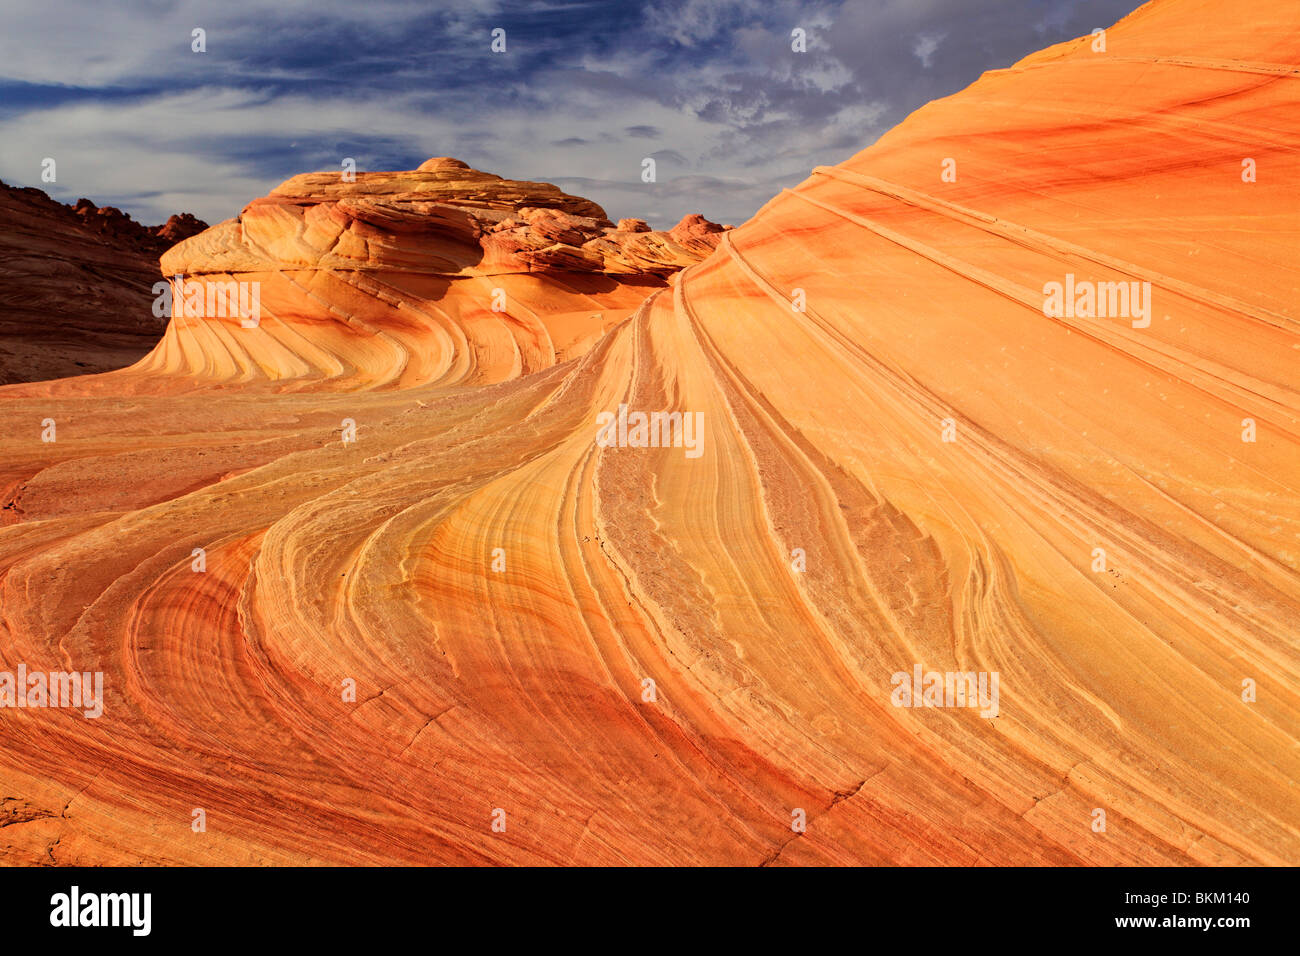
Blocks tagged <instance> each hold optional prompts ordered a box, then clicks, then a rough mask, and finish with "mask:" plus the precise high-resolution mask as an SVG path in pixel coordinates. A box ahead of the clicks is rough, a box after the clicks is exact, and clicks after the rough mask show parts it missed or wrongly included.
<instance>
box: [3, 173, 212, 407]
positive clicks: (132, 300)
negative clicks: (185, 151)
mask: <svg viewBox="0 0 1300 956" xmlns="http://www.w3.org/2000/svg"><path fill="white" fill-rule="evenodd" d="M207 227H208V226H207V223H205V222H203V221H202V220H199V219H196V218H195V217H194V216H192V215H190V214H189V213H181V214H178V215H174V216H172V217H171V218H170V219H168V220H167V222H165V223H163V224H162V225H160V226H143V225H141V224H140V223H138V222H136V221H135V220H133V219H132V218H131V217H130V216H128V215H127V214H125V213H124V212H122V211H121V210H120V209H117V208H115V207H113V206H96V205H95V204H94V203H93V202H91V201H90V200H89V199H79V200H78V201H77V202H76V203H75V204H74V205H72V206H66V205H64V204H62V203H60V202H57V201H56V200H53V199H51V198H50V197H49V196H47V195H46V194H45V193H44V192H43V191H42V190H39V189H34V188H31V187H27V188H22V187H14V186H8V185H6V184H5V183H0V385H7V384H10V383H12V382H26V381H39V380H42V379H51V378H61V377H63V376H65V375H81V374H85V373H89V372H103V371H107V370H109V369H115V368H121V367H123V366H126V365H130V364H131V363H133V362H135V361H137V360H138V359H139V358H140V357H141V356H143V355H146V354H148V353H149V352H150V351H151V350H152V349H153V347H154V346H155V345H156V344H157V343H158V338H159V336H161V334H162V332H163V330H164V329H165V327H166V325H165V322H166V320H165V319H160V318H157V317H155V316H154V314H153V299H154V296H153V292H152V289H153V285H154V283H156V282H157V281H158V257H159V255H161V254H162V253H163V252H164V251H166V250H167V249H168V248H169V247H170V246H171V245H173V244H174V243H177V242H180V241H181V240H183V239H187V238H189V237H190V236H192V235H195V234H196V233H199V232H202V231H203V230H204V229H206V228H207Z"/></svg>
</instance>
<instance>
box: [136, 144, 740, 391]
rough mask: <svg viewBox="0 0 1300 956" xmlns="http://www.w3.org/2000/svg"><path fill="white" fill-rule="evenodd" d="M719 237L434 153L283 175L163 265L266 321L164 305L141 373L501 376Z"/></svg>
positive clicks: (701, 224)
mask: <svg viewBox="0 0 1300 956" xmlns="http://www.w3.org/2000/svg"><path fill="white" fill-rule="evenodd" d="M629 223H631V225H629ZM722 232H723V230H722V227H721V226H718V225H716V224H714V223H710V222H708V221H707V220H705V219H704V218H703V217H701V216H688V217H686V218H685V219H683V220H682V222H681V223H680V224H678V225H677V226H676V227H675V228H674V229H672V230H671V231H669V232H654V231H651V230H650V229H649V228H648V227H646V226H645V224H644V223H642V222H640V220H623V221H622V222H620V224H619V225H618V226H617V227H616V226H615V225H614V224H613V223H611V222H610V221H609V220H608V219H607V218H606V217H605V212H604V210H603V209H601V208H600V206H598V205H596V204H595V203H593V202H591V201H590V200H587V199H581V198H579V197H576V196H570V195H567V194H566V193H563V192H561V191H560V190H559V189H558V188H557V187H555V186H553V185H551V184H549V183H532V182H519V181H515V180H508V179H502V178H501V177H500V176H494V175H492V174H490V173H482V172H478V171H476V170H473V169H470V168H469V167H468V166H467V165H465V164H464V163H462V162H460V161H459V160H455V159H449V158H445V157H444V158H435V159H430V160H429V161H427V162H425V163H424V164H422V165H421V166H420V168H419V169H416V170H412V171H408V172H377V173H366V172H361V173H356V174H355V179H354V180H347V179H345V178H344V177H343V175H342V174H340V173H308V174H305V175H302V176H295V177H294V178H292V179H290V180H289V181H288V182H286V183H284V184H282V185H281V186H279V187H277V188H276V189H274V190H272V192H271V194H270V195H269V196H266V197H264V198H262V199H257V200H254V201H253V202H251V203H249V205H248V206H247V207H246V208H245V209H244V211H243V212H242V213H241V214H240V216H239V218H238V219H233V220H228V221H226V222H222V223H219V224H217V225H216V226H214V227H212V228H211V229H209V230H207V231H206V232H204V233H202V234H201V235H197V236H195V237H193V238H191V239H190V240H188V241H187V242H183V243H181V244H179V245H178V246H176V247H174V248H172V249H171V250H170V251H169V252H168V253H167V254H166V255H165V256H164V257H163V259H162V269H163V273H164V274H165V275H167V276H169V277H175V276H183V277H184V280H183V281H181V282H176V283H175V285H176V288H177V293H176V298H177V299H178V300H180V299H182V298H183V297H184V292H183V289H182V285H183V283H186V282H187V283H200V284H204V285H207V284H219V285H225V284H227V283H231V282H235V283H249V284H250V287H254V286H255V287H256V289H257V290H258V296H259V307H260V312H261V316H262V317H263V318H264V319H265V321H260V320H259V322H258V326H257V328H256V330H255V331H254V332H253V334H249V330H247V329H245V328H243V327H242V325H241V323H240V322H239V321H238V320H237V318H236V316H235V315H233V314H231V313H230V310H227V309H209V310H207V312H204V313H203V314H198V315H191V314H185V315H179V316H178V317H177V320H176V321H174V322H173V323H172V324H171V326H170V328H169V329H168V333H167V336H166V338H165V339H164V341H163V343H162V344H161V346H160V347H159V349H158V350H157V351H156V352H155V354H154V355H153V356H151V358H150V359H149V361H148V362H146V363H145V365H144V366H143V368H148V369H150V370H154V371H157V372H159V373H164V374H165V375H166V376H167V378H168V379H169V380H170V382H171V383H172V384H174V383H175V382H177V381H178V380H179V379H178V376H182V375H183V376H187V377H188V380H190V381H192V382H194V383H195V384H198V385H202V384H206V383H210V382H211V381H212V380H213V379H217V380H223V379H226V378H229V377H231V376H238V377H239V378H240V380H241V381H245V382H249V381H254V380H263V381H266V382H270V383H274V384H276V385H277V386H282V387H286V388H295V389H296V388H302V387H304V384H306V383H316V384H320V383H322V382H325V381H328V382H329V387H331V388H357V387H366V388H385V387H412V386H417V385H425V384H438V385H443V386H447V385H469V384H485V383H492V382H499V381H503V380H506V379H509V378H513V377H516V376H518V375H523V374H528V373H531V372H536V371H539V370H541V369H544V368H548V367H550V366H551V365H553V364H555V363H556V362H558V361H565V360H567V359H569V358H573V357H576V356H578V355H581V354H582V353H583V352H585V351H586V350H587V349H588V348H590V347H591V346H592V344H593V343H594V342H595V341H596V340H597V339H598V338H599V337H600V336H601V335H602V334H603V333H604V332H605V331H606V330H608V329H609V328H611V327H612V326H614V325H616V324H617V323H619V322H621V321H622V320H624V319H625V318H627V316H628V315H629V314H630V313H631V311H632V309H633V308H634V307H635V306H636V305H637V304H638V303H640V302H641V301H642V300H643V299H644V298H645V296H646V295H647V294H649V293H650V292H652V291H654V290H655V289H660V288H663V287H664V286H665V285H666V283H665V281H664V279H665V277H666V276H668V275H671V274H672V273H674V272H676V271H678V270H679V269H681V268H682V267H683V266H685V265H689V264H690V263H693V262H698V261H699V260H700V259H702V258H704V257H705V256H707V255H708V254H709V253H711V252H712V251H713V249H714V248H715V247H716V246H717V243H718V240H719V239H720V237H721V235H722ZM250 298H251V296H250ZM192 311H199V310H192ZM208 312H211V313H213V314H207V313H208ZM159 387H164V385H163V383H162V382H161V380H160V383H159Z"/></svg>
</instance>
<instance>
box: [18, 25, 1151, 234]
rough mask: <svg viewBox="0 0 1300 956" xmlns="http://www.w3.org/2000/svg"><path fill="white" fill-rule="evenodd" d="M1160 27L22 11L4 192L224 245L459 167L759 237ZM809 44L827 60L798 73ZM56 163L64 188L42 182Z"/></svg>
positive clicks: (613, 212)
mask: <svg viewBox="0 0 1300 956" xmlns="http://www.w3.org/2000/svg"><path fill="white" fill-rule="evenodd" d="M1138 5H1139V0H645V2H560V0H545V2H536V3H508V2H497V0H455V2H449V3H444V2H427V0H426V2H415V0H387V2H384V0H372V2H363V0H275V2H258V3H254V2H246V0H216V2H214V0H202V2H200V0H193V2H191V0H175V2H164V0H112V2H108V0H40V2H26V0H23V2H16V0H0V22H2V23H3V28H4V29H3V33H0V179H3V180H4V181H5V182H7V183H11V184H16V185H30V186H39V187H41V188H43V189H45V190H46V191H47V192H49V193H51V194H52V195H54V196H55V197H56V198H58V199H60V200H62V201H65V202H68V201H71V200H74V199H76V198H78V197H81V196H87V197H89V198H91V199H93V200H94V201H95V202H97V203H100V204H102V205H116V206H119V207H121V208H122V209H124V210H126V211H127V212H129V213H131V214H132V215H133V216H135V217H136V218H137V219H140V220H142V221H144V222H146V223H148V224H153V223H157V222H161V221H163V220H164V219H165V218H166V217H167V216H168V215H170V214H171V213H173V212H178V211H188V212H193V213H195V214H196V215H198V216H200V217H201V218H204V219H207V220H208V221H209V222H217V221H219V220H221V219H226V218H230V217H231V216H234V215H236V214H237V213H238V212H239V210H240V209H241V208H242V207H243V206H244V205H245V204H246V203H247V202H248V201H249V200H251V199H253V198H255V197H257V196H261V195H265V194H266V193H267V192H268V191H269V190H270V189H271V188H273V187H274V186H275V185H277V184H278V183H280V182H282V181H283V180H285V179H287V178H288V177H290V176H292V175H295V174H296V173H300V172H307V171H310V170H320V169H329V170H337V169H339V168H340V166H339V164H340V162H341V161H342V160H343V158H344V157H353V158H355V159H356V162H357V167H358V169H361V170H366V169H412V168H414V167H415V166H417V165H419V163H421V162H422V161H424V160H425V159H427V158H428V157H430V156H454V157H456V158H458V159H462V160H464V161H465V162H467V163H469V164H470V165H471V166H474V167H475V168H478V169H483V170H486V171H488V172H493V173H497V174H499V175H502V176H507V177H510V178H515V179H539V180H545V181H548V182H554V183H557V184H559V185H560V186H561V187H562V188H564V189H566V190H567V191H569V192H572V193H576V194H579V195H583V196H586V197H588V198H590V199H594V200H595V201H596V202H599V203H600V204H601V205H603V206H604V207H605V209H606V211H607V212H608V213H609V215H610V216H611V217H613V218H619V217H623V216H635V217H638V218H644V219H647V220H649V221H650V222H651V223H652V224H654V225H656V226H661V227H666V226H670V225H672V224H673V223H674V222H676V221H677V220H678V219H680V218H681V216H683V215H685V214H686V213H689V212H702V213H703V214H704V215H706V216H707V217H709V218H710V219H714V220H716V221H719V222H731V223H739V222H742V221H743V220H744V219H746V218H747V217H749V216H750V215H752V214H753V213H754V212H755V211H756V210H757V209H758V207H759V206H761V205H762V204H763V203H764V202H765V201H766V200H767V199H769V198H771V196H772V195H774V194H775V193H777V192H778V191H779V190H780V189H781V188H782V187H785V186H791V185H794V184H795V183H798V182H800V181H802V180H803V179H804V178H806V177H807V175H808V171H809V170H810V169H811V168H812V167H813V166H815V165H818V164H819V163H836V162H840V161H842V160H844V159H846V158H847V157H849V156H851V155H853V154H854V153H856V152H858V151H859V150H861V149H863V148H865V147H866V146H868V145H870V144H871V143H872V142H873V141H874V140H875V139H876V138H877V137H879V136H880V135H881V134H882V133H884V132H885V131H886V130H888V129H889V128H890V127H892V126H894V125H895V124H897V123H898V122H899V121H900V120H902V119H903V118H904V117H905V116H907V114H908V113H910V112H912V111H913V110H915V109H916V108H918V107H919V106H921V105H923V104H924V103H926V102H927V101H929V100H931V99H934V98H935V97H938V96H945V95H948V94H950V93H954V92H956V91H957V90H959V89H961V88H963V87H965V86H967V85H969V84H970V83H971V82H973V81H974V80H975V79H977V78H978V76H979V74H980V73H981V72H983V71H984V70H987V69H994V68H998V67H1003V66H1007V65H1009V64H1010V63H1012V62H1014V61H1015V60H1017V59H1019V58H1020V57H1022V56H1024V55H1025V54H1027V53H1030V52H1032V51H1034V50H1037V49H1040V48H1041V47H1044V46H1047V45H1050V44H1052V43H1057V42H1059V41H1061V40H1065V39H1069V38H1071V37H1075V36H1081V35H1084V34H1087V33H1089V32H1090V31H1091V30H1092V29H1093V28H1094V27H1107V26H1109V25H1110V24H1112V23H1113V22H1114V21H1116V20H1117V19H1119V18H1120V17H1122V16H1123V15H1125V14H1126V13H1129V12H1130V11H1131V10H1133V9H1134V8H1135V7H1137V6H1138ZM196 27H201V28H203V29H204V30H205V31H206V42H207V52H205V53H195V52H193V51H192V50H191V32H192V30H193V29H194V28H196ZM795 27H800V28H802V29H804V30H805V31H806V33H807V37H808V40H807V46H808V51H807V53H803V54H797V53H794V52H792V50H791V36H790V34H791V30H792V29H794V28H795ZM495 28H501V29H504V30H505V31H506V52H505V53H493V52H492V51H491V49H490V46H491V42H492V35H491V34H492V30H493V29H495ZM647 156H649V157H654V159H655V161H656V165H657V173H658V180H657V182H655V183H653V184H645V183H642V182H641V162H642V159H643V158H645V157H647ZM45 157H52V158H54V159H55V161H56V163H57V174H58V179H57V182H55V183H42V182H41V181H40V169H41V161H42V159H44V158H45Z"/></svg>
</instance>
